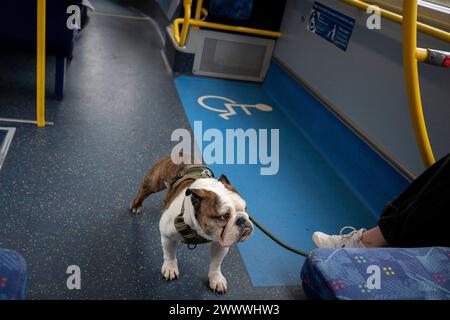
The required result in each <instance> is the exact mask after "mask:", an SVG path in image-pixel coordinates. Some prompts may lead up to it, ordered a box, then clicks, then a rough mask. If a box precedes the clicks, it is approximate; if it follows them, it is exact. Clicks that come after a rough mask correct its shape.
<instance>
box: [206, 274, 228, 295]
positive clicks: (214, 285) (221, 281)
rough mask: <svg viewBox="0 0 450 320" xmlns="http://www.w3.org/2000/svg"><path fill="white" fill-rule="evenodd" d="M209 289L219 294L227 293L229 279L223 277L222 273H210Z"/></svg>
mask: <svg viewBox="0 0 450 320" xmlns="http://www.w3.org/2000/svg"><path fill="white" fill-rule="evenodd" d="M208 278H209V287H210V288H211V290H212V291H214V292H218V293H226V292H227V288H228V284H227V279H225V277H224V276H223V274H222V272H210V273H209V274H208Z"/></svg>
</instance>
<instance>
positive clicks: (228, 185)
mask: <svg viewBox="0 0 450 320" xmlns="http://www.w3.org/2000/svg"><path fill="white" fill-rule="evenodd" d="M219 181H220V182H222V183H223V185H224V186H225V188H227V189H228V190H230V191H233V192H236V193H237V191H236V190H235V189H234V188H233V186H232V185H231V183H230V180H228V178H227V176H226V175H224V174H222V175H221V176H220V178H219Z"/></svg>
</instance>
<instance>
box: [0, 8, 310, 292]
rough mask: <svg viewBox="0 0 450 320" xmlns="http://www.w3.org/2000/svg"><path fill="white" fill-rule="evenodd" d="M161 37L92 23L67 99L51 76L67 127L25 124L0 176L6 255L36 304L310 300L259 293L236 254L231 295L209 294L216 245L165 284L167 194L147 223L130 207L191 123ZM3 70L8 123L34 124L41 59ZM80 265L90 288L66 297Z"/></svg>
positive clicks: (51, 109)
mask: <svg viewBox="0 0 450 320" xmlns="http://www.w3.org/2000/svg"><path fill="white" fill-rule="evenodd" d="M93 2H94V5H95V2H96V1H93ZM102 2H105V1H102ZM103 5H105V4H104V3H103ZM109 5H110V6H111V7H113V8H114V12H115V13H117V12H119V13H123V14H130V13H132V12H134V11H129V10H128V9H123V8H120V7H119V6H117V5H116V4H114V3H111V4H109ZM153 28H154V27H153V25H152V24H150V23H149V22H147V21H140V20H126V19H121V18H113V17H106V16H92V18H91V21H90V24H89V25H88V27H87V28H86V30H84V31H83V33H82V34H81V37H80V38H79V40H78V42H77V43H76V49H75V53H74V59H73V61H72V62H71V64H70V66H69V70H68V73H67V84H66V91H65V99H64V101H62V102H56V101H53V100H51V88H52V85H53V83H52V81H51V77H50V78H49V81H48V83H47V86H48V90H47V91H48V99H47V100H48V101H47V119H48V120H50V121H54V122H55V123H56V125H55V126H53V127H52V126H48V127H46V128H45V129H38V128H36V127H34V126H31V125H18V126H17V132H16V135H15V137H14V141H13V144H12V146H11V149H10V152H9V154H8V157H7V159H6V162H5V164H4V167H3V169H2V171H1V172H0V221H1V223H0V247H3V248H9V249H13V250H17V251H19V252H20V253H22V255H23V256H24V257H25V259H26V260H27V262H28V265H29V270H30V287H29V293H28V297H29V298H30V299H73V298H75V299H300V298H302V297H303V295H302V292H301V289H300V288H296V287H270V288H263V287H258V288H254V287H252V285H251V283H250V280H249V278H248V275H247V271H246V269H245V266H244V264H243V262H242V259H241V257H240V255H239V251H238V250H237V248H233V249H232V250H231V251H230V254H229V255H228V256H227V258H226V259H225V262H224V273H225V275H226V276H227V277H228V281H229V286H230V290H229V293H228V294H226V295H223V296H219V295H216V294H214V293H212V292H210V291H209V290H208V288H207V264H208V256H209V252H208V247H205V246H203V247H199V248H197V249H196V250H194V251H189V250H188V249H187V248H185V247H180V248H179V261H180V271H181V278H180V279H179V280H177V281H175V282H171V283H169V282H166V281H165V280H163V279H162V277H161V276H160V273H159V272H160V267H161V259H162V250H161V246H160V243H159V231H158V228H157V225H158V223H157V222H158V219H159V212H160V210H161V207H162V206H161V204H162V196H163V195H162V194H158V195H155V196H153V197H152V198H150V199H149V200H148V201H147V203H146V209H145V211H144V213H143V214H142V215H141V216H139V217H132V216H130V214H129V213H128V211H127V206H128V203H129V202H130V200H131V199H132V197H133V195H134V193H135V191H136V190H137V187H138V185H139V181H140V179H141V177H142V175H143V174H144V173H145V172H146V170H147V169H148V167H149V166H150V164H151V163H152V162H153V161H154V160H155V159H158V158H160V157H163V156H166V155H168V154H169V152H170V149H171V147H172V144H171V142H170V134H171V132H172V131H173V130H174V129H175V128H179V127H188V123H187V120H186V118H185V115H184V112H183V108H182V106H181V104H180V102H179V100H178V97H177V94H176V90H175V88H174V84H173V79H172V77H171V76H170V75H169V74H168V73H167V72H166V69H165V67H164V64H163V62H162V60H161V57H160V49H161V44H160V39H159V37H158V35H157V34H156V32H155V31H154V29H153ZM0 61H1V62H2V63H1V64H0V117H25V118H33V117H34V76H35V71H34V68H35V65H34V58H33V56H32V54H31V55H27V54H17V53H14V52H12V53H2V54H0ZM47 72H48V74H49V75H51V73H52V72H53V70H52V59H49V64H48V70H47ZM0 125H6V123H1V122H0ZM8 125H10V124H8ZM72 264H75V265H78V266H80V267H81V270H82V290H80V291H69V290H67V288H66V279H67V275H66V274H65V270H66V268H67V266H69V265H72Z"/></svg>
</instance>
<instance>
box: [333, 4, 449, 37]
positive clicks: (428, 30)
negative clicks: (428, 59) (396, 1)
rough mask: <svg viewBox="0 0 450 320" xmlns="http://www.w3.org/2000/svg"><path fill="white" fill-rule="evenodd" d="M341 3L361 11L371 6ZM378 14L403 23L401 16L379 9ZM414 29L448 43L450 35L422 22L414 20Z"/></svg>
mask: <svg viewBox="0 0 450 320" xmlns="http://www.w3.org/2000/svg"><path fill="white" fill-rule="evenodd" d="M341 1H342V2H344V3H346V4H348V5H350V6H352V7H355V8H359V9H362V10H367V8H369V7H370V6H372V5H371V4H368V3H366V2H364V1H360V0H341ZM405 2H409V0H403V3H404V4H405ZM416 5H417V2H416ZM380 14H381V16H383V17H384V18H386V19H388V20H391V21H394V22H397V23H400V24H402V23H403V16H401V15H399V14H396V13H394V12H391V11H388V10H386V9H381V8H380ZM403 14H404V13H403ZM416 27H417V29H418V30H419V31H420V32H423V33H425V34H428V35H430V36H432V37H435V38H437V39H440V40H442V41H446V42H449V43H450V33H449V32H446V31H444V30H441V29H438V28H435V27H432V26H430V25H428V24H425V23H422V22H417V20H416Z"/></svg>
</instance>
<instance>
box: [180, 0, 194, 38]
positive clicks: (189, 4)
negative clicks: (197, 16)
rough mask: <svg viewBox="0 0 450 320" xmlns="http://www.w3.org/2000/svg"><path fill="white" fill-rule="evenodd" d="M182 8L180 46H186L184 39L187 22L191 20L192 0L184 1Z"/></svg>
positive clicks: (186, 32)
mask: <svg viewBox="0 0 450 320" xmlns="http://www.w3.org/2000/svg"><path fill="white" fill-rule="evenodd" d="M183 6H184V22H183V29H181V37H180V46H184V45H185V44H186V38H187V34H188V31H189V22H190V20H191V7H192V0H184V1H183Z"/></svg>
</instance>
